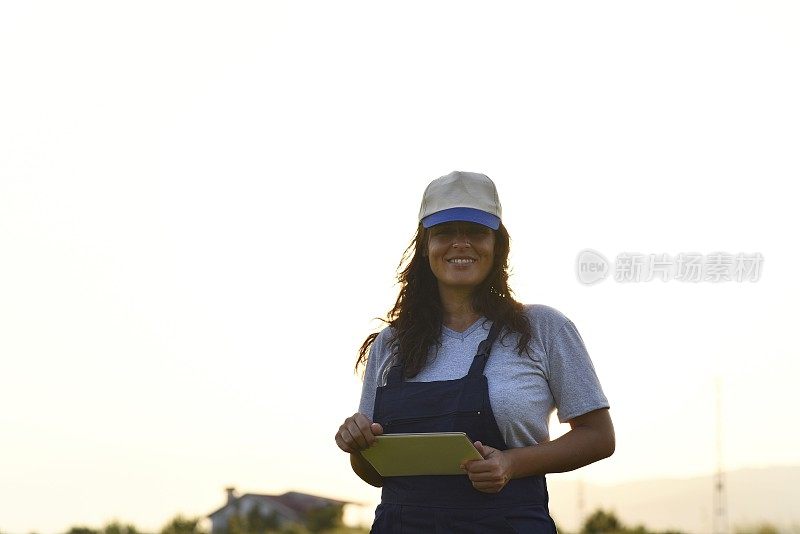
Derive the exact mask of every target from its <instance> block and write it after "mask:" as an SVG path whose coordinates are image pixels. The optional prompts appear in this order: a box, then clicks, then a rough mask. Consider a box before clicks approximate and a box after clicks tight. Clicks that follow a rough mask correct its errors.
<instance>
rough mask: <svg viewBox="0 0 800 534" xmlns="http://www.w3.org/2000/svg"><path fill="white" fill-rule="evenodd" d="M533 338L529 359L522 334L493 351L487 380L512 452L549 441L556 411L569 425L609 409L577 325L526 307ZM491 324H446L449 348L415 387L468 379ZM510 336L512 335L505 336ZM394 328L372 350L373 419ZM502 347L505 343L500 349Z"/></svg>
mask: <svg viewBox="0 0 800 534" xmlns="http://www.w3.org/2000/svg"><path fill="white" fill-rule="evenodd" d="M525 313H526V314H527V316H528V317H529V318H530V322H531V327H532V334H533V338H532V339H531V341H530V344H529V347H530V350H529V352H530V356H529V355H527V354H525V353H524V352H523V354H522V356H520V355H519V354H518V353H517V350H516V346H517V340H518V339H519V336H518V334H516V333H513V334H509V335H507V336H505V339H502V338H503V334H501V336H500V338H499V339H498V340H497V341H495V343H494V345H493V346H492V352H491V355H490V356H489V361H488V362H487V363H486V369H485V370H484V374H485V375H486V378H487V381H488V383H489V401H490V402H491V404H492V411H494V416H495V419H496V420H497V424H498V426H499V427H500V432H501V433H502V434H503V438H504V439H505V441H506V444H507V445H508V446H509V447H525V446H528V445H536V444H537V443H544V442H547V441H550V433H549V430H548V426H547V425H548V420H549V418H550V414H551V413H553V410H557V413H558V419H559V421H561V422H562V423H565V422H567V421H569V420H570V419H572V418H573V417H577V416H579V415H583V414H585V413H588V412H590V411H592V410H596V409H598V408H608V407H609V404H608V400H607V399H606V397H605V395H604V394H603V390H602V388H601V387H600V381H599V380H598V379H597V374H596V373H595V370H594V366H593V365H592V361H591V359H590V358H589V354H588V352H587V351H586V347H585V346H584V344H583V339H582V338H581V335H580V334H579V333H578V330H577V328H575V325H574V324H573V323H572V321H570V320H569V319H568V318H567V317H566V316H565V315H564V314H562V313H561V312H560V311H558V310H556V309H555V308H551V307H550V306H545V305H543V304H532V305H526V306H525ZM491 326H492V321H490V320H488V319H486V318H485V317H481V318H480V319H478V320H477V321H476V322H475V323H474V324H473V325H471V326H470V327H469V328H467V329H466V330H465V331H464V332H456V331H454V330H451V329H449V328H447V327H446V326H442V336H441V339H442V346H441V348H440V349H439V352H438V354H437V353H436V347H432V348H431V353H430V356H429V358H428V363H427V364H426V365H425V367H423V369H422V371H420V372H419V374H417V376H415V377H414V378H411V379H407V380H409V381H411V382H432V381H438V380H453V379H457V378H461V377H463V376H464V375H466V374H467V371H468V370H469V367H470V364H471V363H472V359H473V357H474V356H475V352H476V351H477V350H478V344H479V343H480V342H481V341H483V340H484V339H486V336H487V335H488V333H489V328H491ZM504 332H505V331H504ZM390 336H391V327H386V328H384V329H383V330H382V331H381V333H380V334H379V335H378V337H377V338H376V339H375V342H374V343H373V345H372V347H371V348H370V353H369V360H368V362H367V368H366V373H365V375H364V384H363V388H362V391H361V402H360V404H359V409H358V411H359V412H361V413H363V414H365V415H366V416H367V417H369V418H370V419H372V410H373V408H374V404H375V388H376V387H377V386H379V385H381V386H383V385H385V384H386V375H387V373H388V370H389V368H390V367H391V365H392V363H393V362H392V361H391V360H392V358H391V355H392V350H391V346H390V344H389V341H390ZM501 341H502V343H501Z"/></svg>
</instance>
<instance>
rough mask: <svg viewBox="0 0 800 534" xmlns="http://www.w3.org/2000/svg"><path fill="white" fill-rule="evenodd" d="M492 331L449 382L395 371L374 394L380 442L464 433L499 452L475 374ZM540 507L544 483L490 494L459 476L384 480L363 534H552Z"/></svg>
mask: <svg viewBox="0 0 800 534" xmlns="http://www.w3.org/2000/svg"><path fill="white" fill-rule="evenodd" d="M499 331H500V326H499V324H497V323H494V324H493V325H492V328H491V330H490V331H489V335H488V337H487V338H486V339H485V340H484V341H482V342H481V343H480V345H479V346H478V352H477V354H475V358H474V359H473V361H472V365H471V366H470V368H469V372H468V373H467V375H466V376H465V377H463V378H460V379H457V380H442V381H437V382H406V381H404V380H403V376H404V375H403V367H402V364H398V365H395V366H393V367H392V368H391V369H390V370H389V376H388V377H387V383H386V385H385V386H382V387H378V389H377V391H376V396H375V409H374V412H373V419H374V421H375V422H377V423H380V424H381V425H382V426H383V429H384V433H385V434H394V433H400V432H465V433H466V434H467V436H469V438H470V440H471V441H473V442H475V441H480V442H481V443H483V444H484V445H489V446H490V447H494V448H495V449H499V450H506V449H507V448H508V447H507V446H506V443H505V440H504V439H503V436H502V434H501V433H500V429H499V428H498V426H497V421H495V418H494V414H493V413H492V407H491V404H490V403H489V384H488V382H487V380H486V376H484V374H483V370H484V368H485V367H486V361H487V359H488V358H489V353H490V350H491V346H492V343H494V341H495V339H497V335H498V334H499ZM547 504H548V495H547V484H546V483H545V478H544V476H531V477H525V478H518V479H514V480H511V481H510V482H509V483H508V484H507V485H506V486H505V487H504V488H503V489H502V490H500V492H498V493H483V492H481V491H478V490H476V489H475V488H474V487H473V486H472V483H471V482H470V480H469V477H467V476H466V475H435V476H408V477H384V479H383V491H382V493H381V504H379V505H378V507H377V509H376V510H375V522H374V523H373V525H372V531H371V532H375V533H386V532H388V533H403V534H407V533H417V532H424V533H448V534H449V533H462V532H463V533H481V534H484V533H493V532H499V533H505V532H508V533H512V532H513V533H522V532H525V533H528V532H530V533H534V534H554V533H555V532H556V527H555V523H554V522H553V520H552V518H551V517H550V513H549V511H548V507H547Z"/></svg>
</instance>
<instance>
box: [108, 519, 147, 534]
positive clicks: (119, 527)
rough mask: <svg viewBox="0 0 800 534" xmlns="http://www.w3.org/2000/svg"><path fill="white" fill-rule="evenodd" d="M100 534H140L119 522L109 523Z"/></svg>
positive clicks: (131, 527) (134, 528)
mask: <svg viewBox="0 0 800 534" xmlns="http://www.w3.org/2000/svg"><path fill="white" fill-rule="evenodd" d="M101 533H102V534H141V532H139V531H138V530H137V529H136V527H135V526H133V525H123V524H122V523H120V522H119V521H111V522H110V523H106V525H105V526H104V527H103V529H102V530H101Z"/></svg>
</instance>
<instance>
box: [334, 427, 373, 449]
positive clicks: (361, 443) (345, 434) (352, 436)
mask: <svg viewBox="0 0 800 534" xmlns="http://www.w3.org/2000/svg"><path fill="white" fill-rule="evenodd" d="M339 434H340V435H341V436H342V439H343V440H344V442H345V443H346V444H347V445H348V446H350V447H354V448H355V449H356V450H362V449H366V448H367V447H368V446H369V445H368V441H367V438H366V437H365V436H364V435H363V434H362V433H361V429H359V428H358V425H356V424H355V423H354V422H352V421H351V422H349V423H348V424H346V425H342V428H341V429H340V431H339Z"/></svg>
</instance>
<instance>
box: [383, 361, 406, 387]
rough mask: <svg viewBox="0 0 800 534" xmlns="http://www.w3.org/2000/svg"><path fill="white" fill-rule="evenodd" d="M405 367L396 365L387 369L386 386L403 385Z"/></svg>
mask: <svg viewBox="0 0 800 534" xmlns="http://www.w3.org/2000/svg"><path fill="white" fill-rule="evenodd" d="M404 371H405V367H403V364H402V363H396V364H394V365H393V366H391V367H390V368H389V376H387V377H386V385H387V386H395V385H397V384H402V383H403V374H404Z"/></svg>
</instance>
